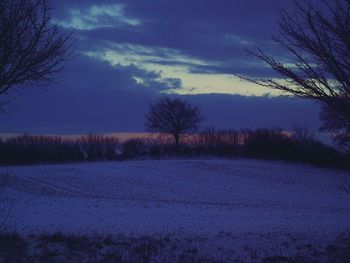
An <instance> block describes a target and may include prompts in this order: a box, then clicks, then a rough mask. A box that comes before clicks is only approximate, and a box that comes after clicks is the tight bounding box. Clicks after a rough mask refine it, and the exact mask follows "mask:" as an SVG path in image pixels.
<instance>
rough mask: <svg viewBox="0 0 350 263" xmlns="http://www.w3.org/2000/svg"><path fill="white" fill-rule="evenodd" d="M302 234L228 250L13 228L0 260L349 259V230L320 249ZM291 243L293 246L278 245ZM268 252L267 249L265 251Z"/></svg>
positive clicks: (167, 238)
mask: <svg viewBox="0 0 350 263" xmlns="http://www.w3.org/2000/svg"><path fill="white" fill-rule="evenodd" d="M302 241H303V240H297V241H295V240H287V241H285V242H283V243H281V244H280V250H278V249H276V250H273V251H271V250H270V251H269V250H265V251H264V250H261V249H255V248H254V247H252V246H248V245H247V244H242V247H241V250H239V249H238V248H237V247H234V248H232V249H231V250H230V251H229V250H227V249H226V248H222V247H218V246H216V247H215V244H214V245H209V246H207V247H205V246H203V245H201V242H206V241H205V240H203V239H200V238H193V239H191V238H180V237H177V236H176V235H169V234H167V235H154V236H142V237H137V238H136V237H126V236H122V235H115V236H113V235H94V236H87V235H77V234H71V233H63V232H56V233H51V234H49V233H43V234H31V235H27V236H22V235H20V234H18V233H16V232H2V233H0V262H9V263H11V262H21V263H22V262H24V263H26V262H39V263H40V262H53V263H55V262H68V263H69V262H111V263H112V262H125V263H134V262H135V263H147V262H184V263H186V262H192V263H197V262H201V263H214V262H215V263H216V262H235V263H245V262H249V263H313V262H315V263H321V262H325V263H349V262H350V236H349V235H347V236H344V237H342V238H340V239H338V240H337V241H335V243H334V244H329V245H328V246H327V247H325V248H324V249H323V250H320V248H319V247H318V248H317V245H315V244H314V245H312V244H309V243H306V244H303V242H302ZM293 244H294V245H296V248H298V249H296V250H294V252H293V251H292V250H290V251H289V252H288V253H282V252H281V251H282V248H286V247H288V249H289V248H291V246H293ZM268 253H270V254H268Z"/></svg>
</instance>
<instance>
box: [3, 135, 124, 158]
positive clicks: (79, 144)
mask: <svg viewBox="0 0 350 263" xmlns="http://www.w3.org/2000/svg"><path fill="white" fill-rule="evenodd" d="M118 143H119V142H118V139H116V138H111V137H103V136H97V135H96V136H95V135H88V136H82V137H80V138H78V139H76V140H73V139H63V138H62V137H60V136H36V135H27V134H25V135H22V136H17V137H13V138H10V139H7V140H6V141H3V140H1V141H0V164H33V163H55V162H78V161H86V160H88V161H96V160H112V159H115V158H116V146H117V145H118Z"/></svg>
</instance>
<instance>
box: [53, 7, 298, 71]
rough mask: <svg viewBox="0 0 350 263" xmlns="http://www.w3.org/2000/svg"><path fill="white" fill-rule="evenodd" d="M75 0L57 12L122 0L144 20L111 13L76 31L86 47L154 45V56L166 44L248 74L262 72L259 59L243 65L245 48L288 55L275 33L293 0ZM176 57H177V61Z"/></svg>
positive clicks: (125, 10)
mask: <svg viewBox="0 0 350 263" xmlns="http://www.w3.org/2000/svg"><path fill="white" fill-rule="evenodd" d="M71 2H74V3H70V2H65V1H63V2H59V3H57V4H55V5H57V6H59V7H61V8H57V9H58V11H57V14H58V15H60V17H62V19H67V17H68V16H69V15H68V13H69V10H72V9H81V10H87V9H88V8H89V7H91V6H93V5H94V4H95V5H97V4H99V5H102V4H120V5H121V6H122V7H123V12H122V15H123V16H125V17H126V18H130V19H136V20H138V21H140V24H139V25H137V26H133V25H129V24H125V23H118V21H113V19H111V18H110V16H109V15H108V16H107V15H106V16H107V18H106V20H107V21H105V22H106V23H107V22H108V21H109V22H110V24H109V25H108V26H102V27H98V28H93V29H86V30H77V34H78V35H80V36H81V38H82V39H83V41H85V42H86V43H84V44H82V46H83V47H84V49H86V50H89V49H90V50H91V48H94V47H96V46H99V48H100V49H103V48H107V47H110V43H117V44H128V45H139V46H143V47H153V48H156V49H154V50H153V54H152V55H153V56H162V55H163V54H161V51H160V50H159V49H157V48H167V49H173V50H176V51H177V52H179V54H182V55H184V56H188V57H190V58H198V59H203V60H205V61H207V62H208V63H214V62H216V63H218V62H220V63H221V64H222V66H223V67H226V68H230V67H231V68H232V69H233V70H231V71H237V72H238V73H241V72H246V73H247V74H251V73H252V71H253V70H250V69H251V68H254V69H255V68H256V70H257V71H256V72H260V71H261V67H260V66H256V64H251V65H250V67H249V68H248V67H246V66H243V67H240V64H243V63H245V62H246V61H247V60H249V59H250V58H249V57H248V56H247V54H246V52H245V49H246V48H248V49H254V48H255V46H259V47H262V48H264V49H265V50H267V51H268V52H271V53H272V54H274V55H276V56H281V55H283V53H282V51H281V50H279V49H278V48H276V46H275V44H273V43H272V42H271V41H270V37H271V36H272V35H274V34H276V33H277V31H278V27H277V21H278V18H279V12H280V10H281V9H288V8H290V7H291V4H292V1H280V0H265V1H258V0H237V1H232V0H222V1H214V0H200V1H199V0H195V1H187V0H176V1H175V0H173V1H168V0H165V1H164V0H152V1H136V0H127V1H126V0H120V1H98V2H97V1H79V2H78V3H75V2H76V1H71ZM62 6H64V7H65V8H64V9H63V8H62ZM108 19H109V20H108ZM138 52H140V51H138ZM176 59H177V58H176V56H174V57H173V60H174V61H176ZM253 61H254V60H253ZM197 70H198V67H197V68H193V72H195V71H197ZM225 72H227V70H226V71H225ZM270 72H271V71H270ZM254 73H255V71H254ZM266 73H267V70H266V69H265V70H264V74H265V75H266ZM270 74H271V73H270Z"/></svg>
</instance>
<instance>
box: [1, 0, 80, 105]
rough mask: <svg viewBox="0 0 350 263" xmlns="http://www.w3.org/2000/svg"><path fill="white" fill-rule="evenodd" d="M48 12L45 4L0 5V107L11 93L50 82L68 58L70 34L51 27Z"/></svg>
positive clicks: (25, 0)
mask: <svg viewBox="0 0 350 263" xmlns="http://www.w3.org/2000/svg"><path fill="white" fill-rule="evenodd" d="M50 10H51V6H50V4H49V1H48V0H1V1H0V95H1V97H2V102H1V106H4V104H6V103H7V102H8V100H9V99H10V98H11V96H10V95H11V94H12V93H11V94H10V92H11V91H12V92H13V91H18V89H20V88H23V87H24V86H33V85H40V84H44V83H47V82H48V81H49V82H50V81H53V80H54V75H55V73H57V72H58V71H60V70H61V66H62V62H64V61H65V60H67V59H68V58H70V57H71V55H72V51H73V49H74V45H75V41H74V40H73V39H72V33H73V31H72V30H62V29H61V28H60V27H59V26H58V25H56V24H53V23H52V19H51V15H50ZM6 95H7V96H6Z"/></svg>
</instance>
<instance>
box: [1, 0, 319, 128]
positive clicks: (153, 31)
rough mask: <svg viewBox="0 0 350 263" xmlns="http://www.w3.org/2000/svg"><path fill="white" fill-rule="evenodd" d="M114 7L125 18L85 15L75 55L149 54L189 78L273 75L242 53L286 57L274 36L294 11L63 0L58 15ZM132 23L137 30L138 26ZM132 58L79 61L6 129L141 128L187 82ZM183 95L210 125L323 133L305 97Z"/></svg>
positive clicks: (200, 0)
mask: <svg viewBox="0 0 350 263" xmlns="http://www.w3.org/2000/svg"><path fill="white" fill-rule="evenodd" d="M116 3H117V4H120V5H121V6H122V7H123V8H122V12H121V14H120V16H123V17H124V18H123V17H120V16H119V18H118V17H117V18H116V17H111V16H110V14H109V15H108V14H105V15H103V13H102V14H101V13H100V14H98V21H97V22H96V21H95V20H94V19H89V17H85V18H82V21H83V22H84V23H90V24H91V25H90V26H91V27H89V28H86V29H84V30H83V29H79V28H78V29H77V30H76V32H75V35H76V36H77V37H78V39H79V42H78V49H77V52H78V53H81V54H83V53H84V52H87V51H91V52H94V53H95V54H97V55H98V54H99V53H100V54H103V52H105V51H106V50H110V49H112V50H116V51H118V52H119V53H120V54H124V55H126V56H127V55H128V54H129V53H135V54H137V55H140V56H143V59H144V62H145V63H153V64H158V65H160V66H161V65H173V66H184V67H185V68H186V69H187V70H188V71H189V72H190V73H205V74H231V73H239V74H247V75H250V76H274V75H273V74H271V73H270V72H269V71H268V70H267V69H266V68H263V67H261V65H259V64H252V63H251V62H249V61H248V57H247V55H246V53H245V48H254V46H255V45H259V47H261V48H263V49H265V50H268V51H271V52H272V53H273V54H275V55H283V54H282V53H281V52H280V51H278V49H276V48H275V46H274V44H272V43H271V42H270V40H269V37H270V36H271V35H272V34H274V33H276V32H277V25H276V22H277V20H278V16H279V10H280V9H281V8H289V7H290V5H291V3H292V1H281V0H264V1H261V0H235V1H232V0H222V1H214V0H211V1H209V0H191V1H188V0H173V1H169V0H152V1H139V0H120V1H114V0H99V1H97V0H95V1H92V0H85V1H71V0H69V1H68V0H60V1H54V2H53V4H54V6H53V12H54V17H55V18H56V19H57V20H58V21H61V22H62V21H63V22H64V21H68V20H69V19H71V18H72V17H71V14H72V10H74V9H75V10H78V9H79V10H82V12H85V13H84V14H87V13H88V10H89V8H90V7H91V6H93V5H102V4H116ZM84 10H85V11H84ZM101 16H102V17H101ZM118 19H119V21H118ZM128 19H134V20H135V21H136V20H137V21H140V24H138V25H132V23H128ZM135 47H137V48H135ZM184 57H185V58H186V59H185V60H184V59H183V58H184ZM179 58H180V59H179ZM195 59H198V60H201V62H203V63H197V62H196V61H195ZM128 61H129V63H127V65H125V64H124V63H123V65H121V64H117V65H114V66H112V65H111V64H110V63H108V62H104V61H102V60H100V59H97V58H91V57H88V56H85V55H80V56H79V57H78V58H76V59H74V60H72V61H71V62H69V63H68V64H67V65H66V67H65V70H64V72H62V74H61V75H60V78H61V80H60V82H59V83H58V84H55V85H52V86H51V87H50V88H49V89H48V90H42V89H33V90H28V91H26V92H25V93H23V94H22V95H21V96H19V97H18V98H17V99H16V100H14V101H13V102H12V104H11V105H9V108H10V109H13V112H12V113H11V114H7V115H0V123H2V125H1V126H0V131H1V132H41V133H88V132H103V133H104V132H114V131H143V130H144V115H145V112H146V111H147V108H148V105H149V103H150V102H152V101H154V100H155V99H156V98H157V97H159V96H161V95H162V94H161V92H164V91H167V90H169V89H176V88H181V87H182V82H181V79H178V78H162V76H161V73H160V72H158V71H154V70H150V69H148V68H145V67H143V66H142V63H139V64H135V63H134V64H133V60H132V59H131V58H130V59H129V60H128ZM203 85H205V83H203ZM187 88H189V87H187ZM172 96H179V95H172ZM182 98H183V99H186V100H189V101H191V102H192V103H194V104H196V105H198V106H200V107H201V108H202V109H203V112H204V113H205V115H207V116H208V118H207V119H206V121H205V123H204V124H203V126H212V125H213V126H216V127H217V128H236V129H241V128H258V127H276V126H278V127H281V128H285V129H290V128H291V126H293V125H294V124H302V125H303V124H305V123H307V125H308V127H309V128H310V129H313V130H315V129H317V128H318V126H319V119H318V111H319V108H318V105H314V104H312V103H310V102H308V101H303V100H299V99H294V100H293V99H290V98H282V97H274V98H270V97H244V96H238V95H224V94H223V95H218V94H209V95H183V96H182Z"/></svg>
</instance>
